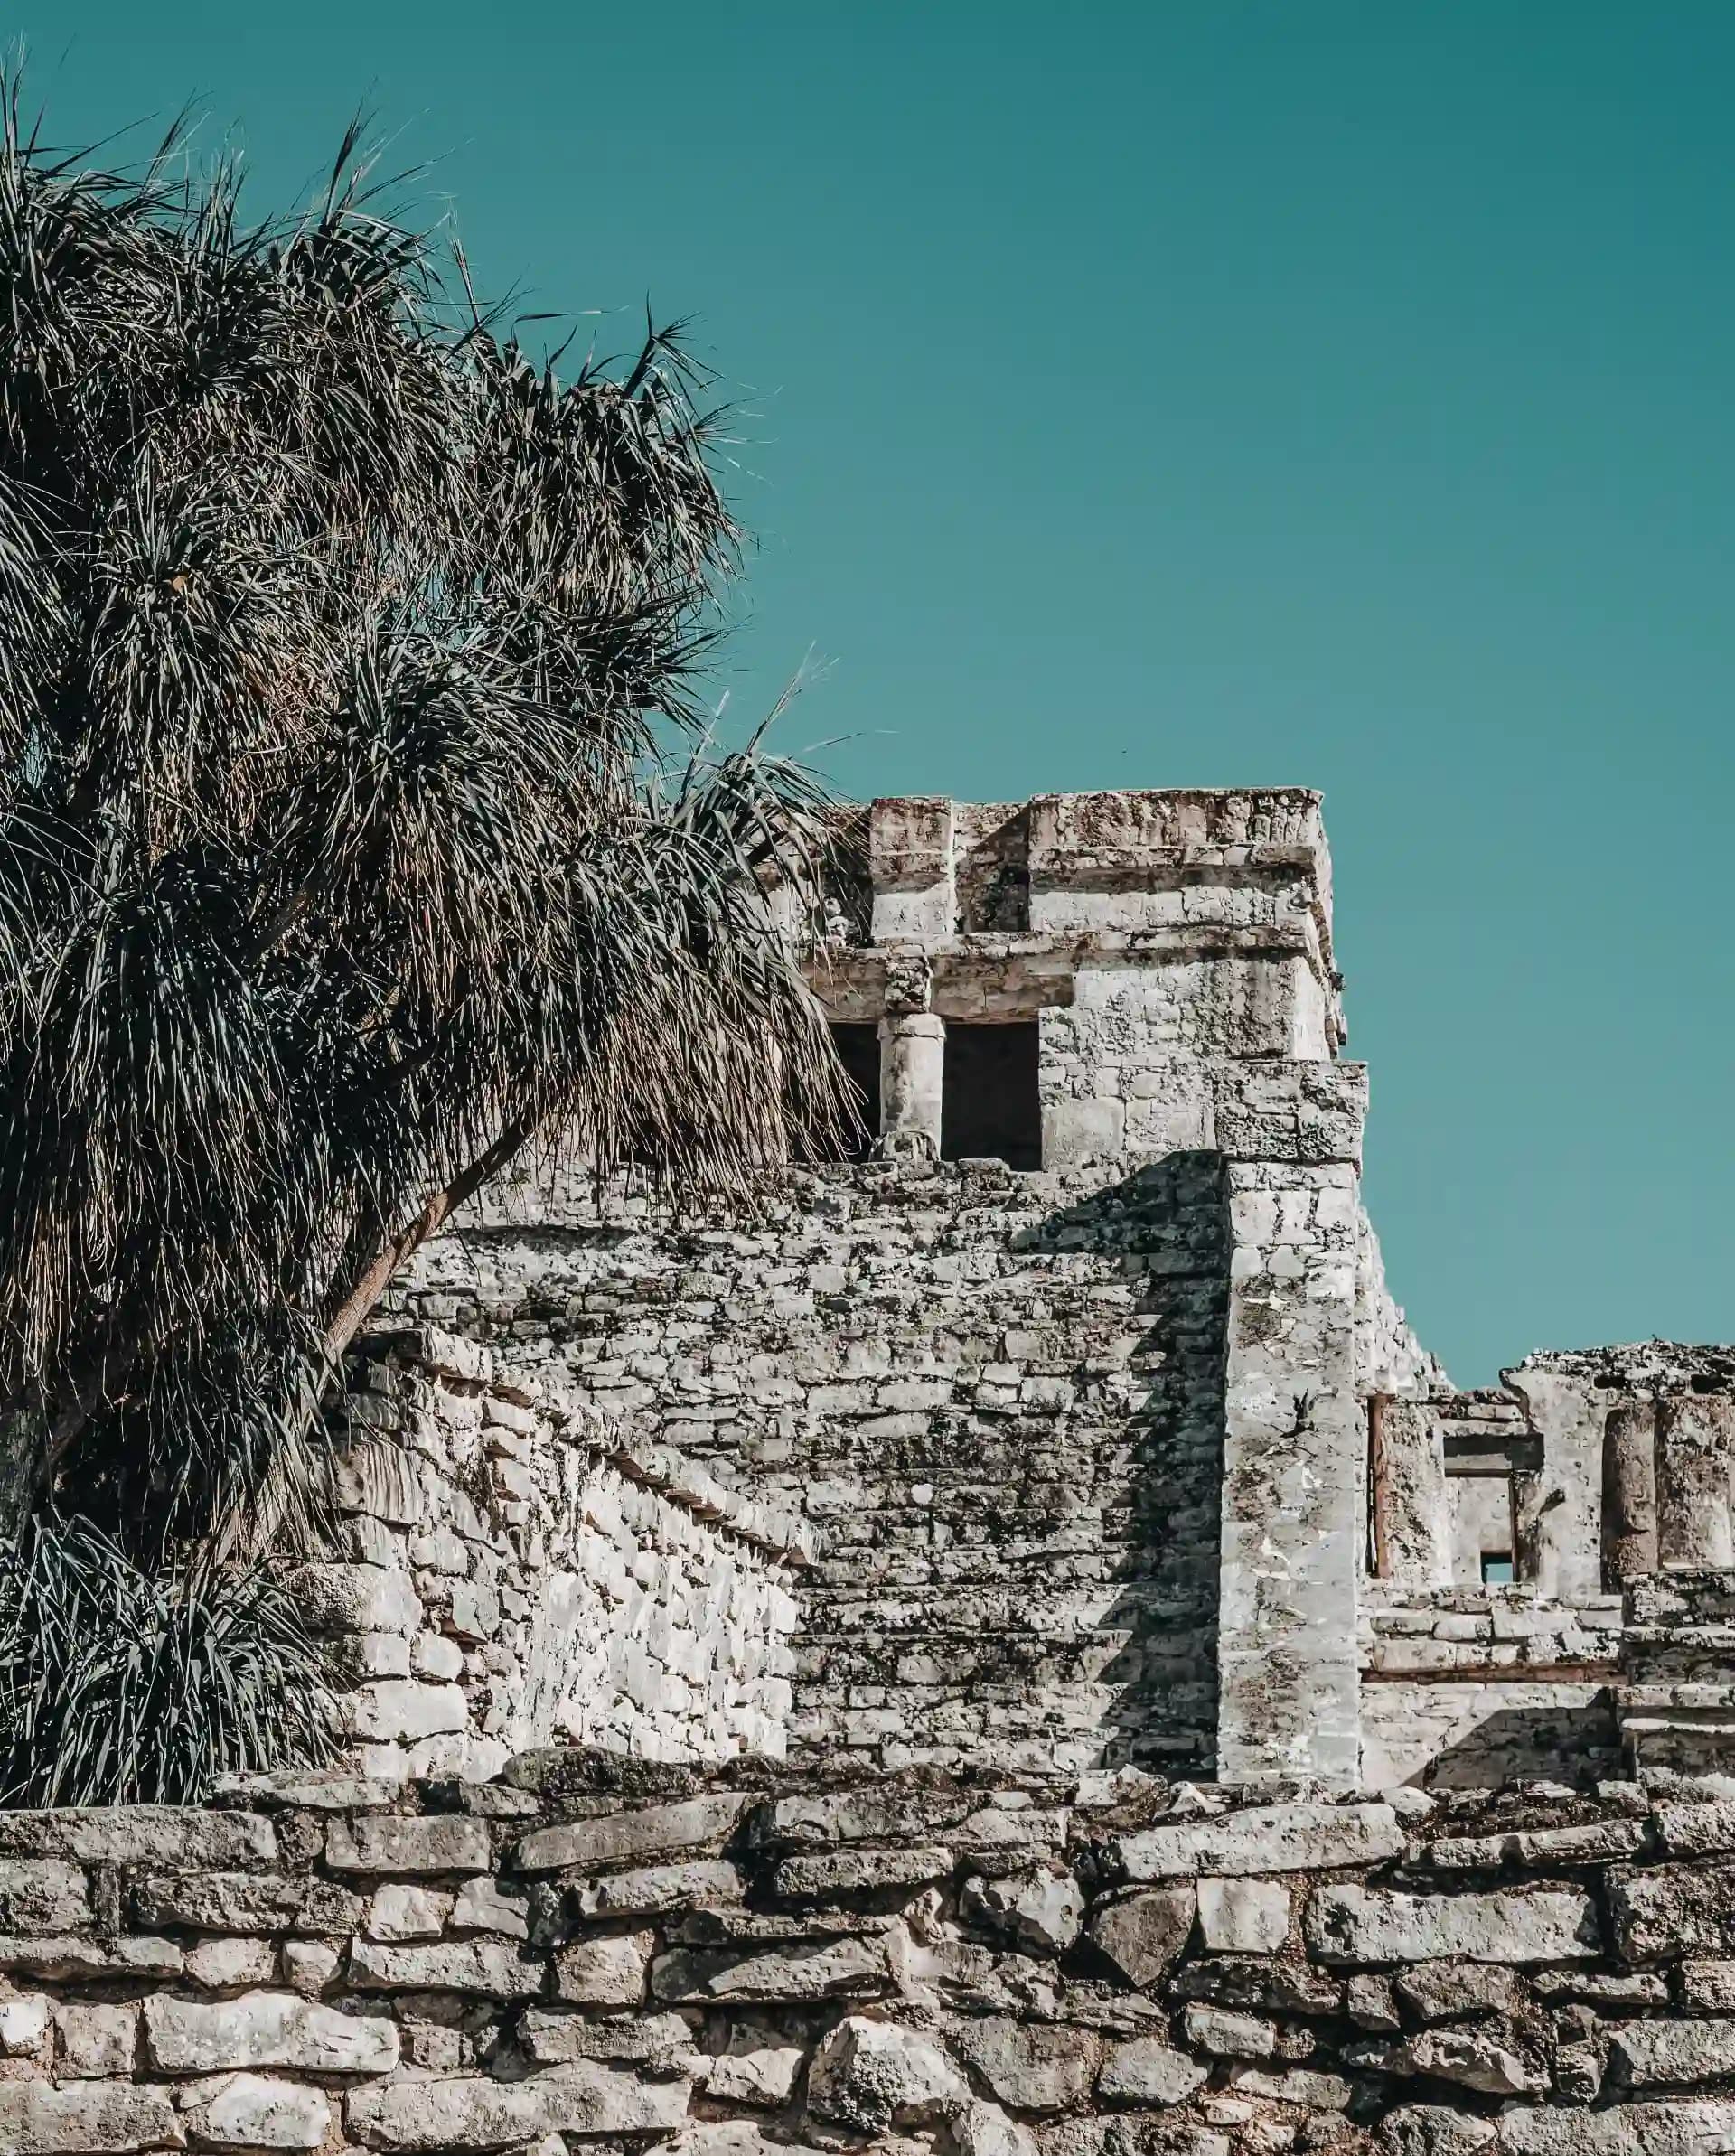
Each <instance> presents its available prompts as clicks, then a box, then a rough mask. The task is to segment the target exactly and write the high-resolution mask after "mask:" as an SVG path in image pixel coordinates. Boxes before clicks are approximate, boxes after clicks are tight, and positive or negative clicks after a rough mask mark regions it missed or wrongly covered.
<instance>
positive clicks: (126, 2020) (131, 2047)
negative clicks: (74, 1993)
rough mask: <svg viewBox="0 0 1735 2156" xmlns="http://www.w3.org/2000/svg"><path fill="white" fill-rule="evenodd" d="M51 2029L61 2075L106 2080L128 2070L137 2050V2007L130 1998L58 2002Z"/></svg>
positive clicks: (64, 2077) (131, 2068)
mask: <svg viewBox="0 0 1735 2156" xmlns="http://www.w3.org/2000/svg"><path fill="white" fill-rule="evenodd" d="M54 2029H55V2035H56V2037H57V2038H58V2039H59V2040H58V2043H57V2045H56V2050H57V2053H58V2055H59V2057H58V2064H59V2073H60V2078H61V2079H62V2080H68V2081H70V2080H87V2079H103V2080H106V2079H109V2078H112V2077H114V2076H121V2075H130V2074H131V2072H132V2070H133V2062H134V2059H135V2057H136V2053H137V2050H138V2009H137V2007H136V2006H135V2005H134V2004H132V2003H131V2002H130V2001H127V2002H126V2003H114V2004H108V2003H103V2002H100V2001H89V2002H81V2003H79V2004H76V2005H74V2004H68V2005H62V2006H58V2007H56V2008H55V2010H54Z"/></svg>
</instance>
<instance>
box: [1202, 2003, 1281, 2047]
mask: <svg viewBox="0 0 1735 2156" xmlns="http://www.w3.org/2000/svg"><path fill="white" fill-rule="evenodd" d="M1181 2033H1182V2034H1183V2036H1185V2038H1186V2040H1187V2042H1188V2043H1189V2044H1191V2045H1192V2047H1193V2048H1194V2049H1195V2050H1196V2051H1208V2052H1210V2053H1211V2055H1212V2056H1213V2058H1276V2056H1277V2024H1276V2022H1275V2021H1271V2020H1266V2018H1265V2017H1264V2016H1263V2015H1262V2014H1243V2013H1237V2012H1236V2011H1234V2010H1233V2008H1230V2007H1222V2006H1189V2007H1188V2008H1187V2009H1186V2011H1185V2012H1184V2013H1183V2014H1182V2016H1181Z"/></svg>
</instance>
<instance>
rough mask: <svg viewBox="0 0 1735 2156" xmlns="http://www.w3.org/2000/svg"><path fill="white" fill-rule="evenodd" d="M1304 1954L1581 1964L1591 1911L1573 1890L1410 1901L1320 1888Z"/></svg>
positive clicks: (1593, 1942)
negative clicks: (1310, 1952)
mask: <svg viewBox="0 0 1735 2156" xmlns="http://www.w3.org/2000/svg"><path fill="white" fill-rule="evenodd" d="M1306 1932H1307V1938H1308V1947H1309V1949H1310V1950H1311V1951H1312V1952H1313V1953H1314V1954H1317V1955H1318V1958H1319V1959H1320V1960H1321V1961H1323V1962H1338V1963H1343V1962H1349V1963H1355V1962H1372V1963H1383V1962H1427V1961H1446V1960H1462V1961H1472V1962H1497V1963H1504V1964H1511V1965H1514V1966H1519V1965H1522V1964H1524V1963H1526V1962H1570V1961H1588V1960H1590V1958H1591V1957H1592V1956H1593V1955H1594V1954H1596V1952H1597V1948H1598V1927H1597V1913H1596V1905H1595V1904H1594V1903H1593V1902H1592V1900H1591V1898H1590V1896H1589V1895H1588V1894H1585V1893H1581V1892H1579V1891H1577V1890H1576V1889H1546V1890H1543V1891H1538V1892H1534V1893H1524V1892H1520V1891H1516V1890H1515V1891H1513V1892H1511V1893H1503V1894H1462V1895H1416V1894H1397V1893H1388V1892H1384V1891H1383V1890H1381V1889H1377V1888H1366V1887H1320V1888H1318V1889H1315V1892H1314V1895H1313V1898H1312V1899H1311V1901H1310V1902H1309V1903H1308V1913H1307V1918H1306Z"/></svg>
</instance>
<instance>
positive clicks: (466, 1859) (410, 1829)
mask: <svg viewBox="0 0 1735 2156" xmlns="http://www.w3.org/2000/svg"><path fill="white" fill-rule="evenodd" d="M325 1861H326V1862H327V1863H328V1864H329V1865H330V1866H331V1868H332V1870H333V1871H380V1872H388V1871H389V1872H406V1871H408V1872H411V1873H419V1874H421V1875H423V1876H427V1875H428V1874H430V1873H435V1872H444V1871H470V1872H480V1871H489V1870H492V1868H493V1844H492V1839H491V1837H490V1835H489V1833H488V1823H487V1821H486V1820H484V1819H471V1818H467V1817H465V1816H464V1814H461V1813H438V1814H432V1815H430V1816H428V1817H426V1818H399V1817H396V1816H395V1815H393V1814H388V1813H379V1814H370V1815H366V1816H363V1817H361V1818H357V1819H334V1820H333V1822H332V1823H331V1826H330V1828H329V1829H328V1830H327V1832H326V1836H325Z"/></svg>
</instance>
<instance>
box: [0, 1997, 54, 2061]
mask: <svg viewBox="0 0 1735 2156" xmlns="http://www.w3.org/2000/svg"><path fill="white" fill-rule="evenodd" d="M52 2012H53V2002H52V2001H51V2000H48V1999H44V1998H43V1997H42V1995H41V1994H40V1993H36V1992H25V1993H23V1994H22V1995H20V1996H18V1997H15V1998H11V1999H0V2055H3V2056H4V2057H5V2058H30V2057H31V2056H32V2055H33V2053H35V2052H38V2051H40V2050H41V2049H42V2044H43V2042H44V2040H45V2039H46V2038H47V2036H48V2026H49V2020H50V2017H51V2015H52Z"/></svg>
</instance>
